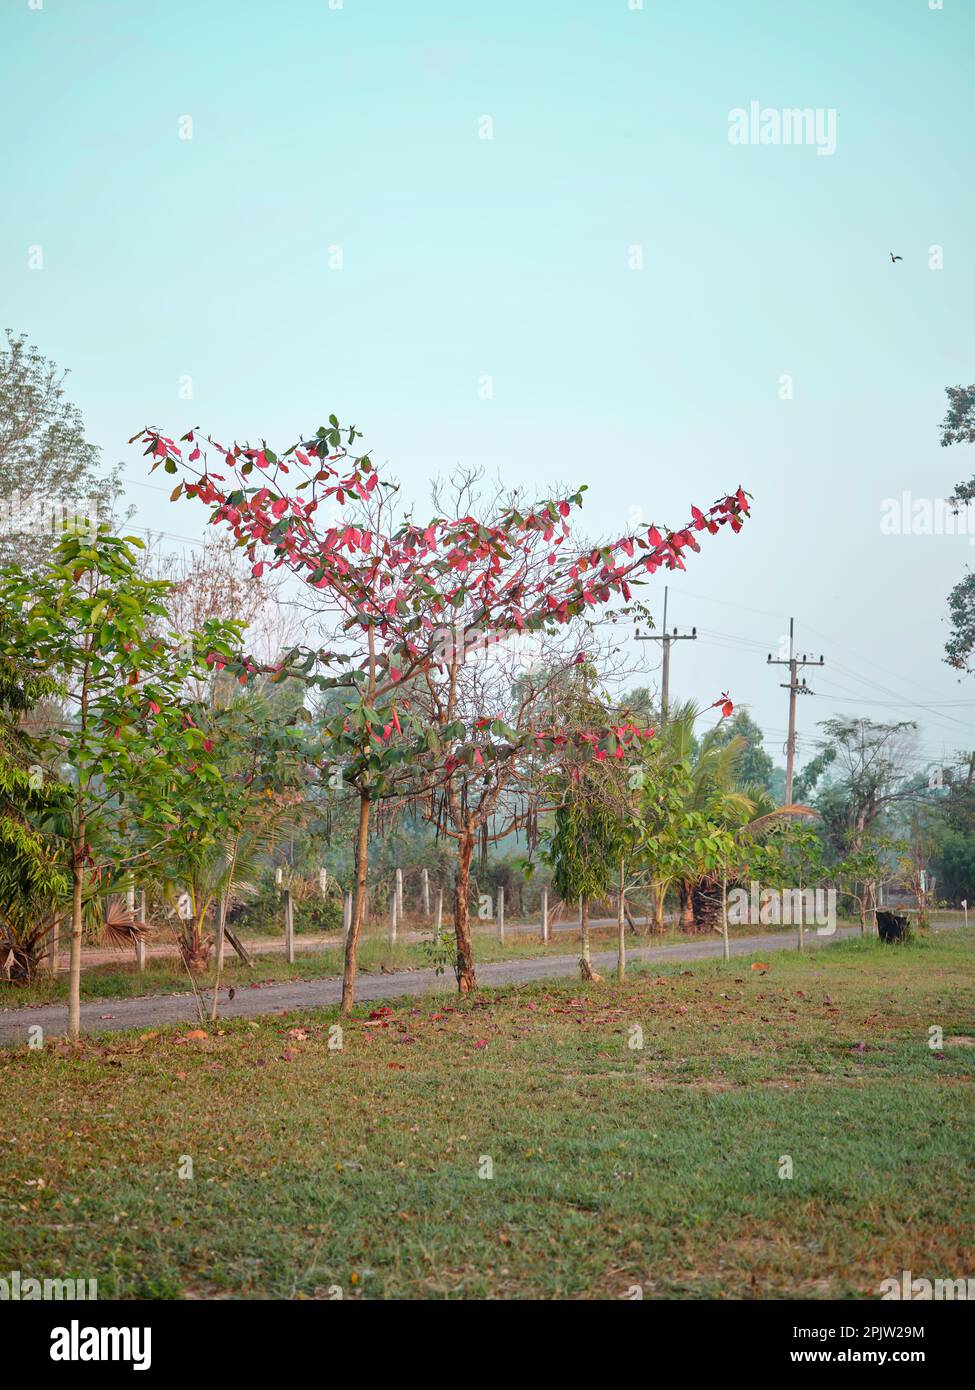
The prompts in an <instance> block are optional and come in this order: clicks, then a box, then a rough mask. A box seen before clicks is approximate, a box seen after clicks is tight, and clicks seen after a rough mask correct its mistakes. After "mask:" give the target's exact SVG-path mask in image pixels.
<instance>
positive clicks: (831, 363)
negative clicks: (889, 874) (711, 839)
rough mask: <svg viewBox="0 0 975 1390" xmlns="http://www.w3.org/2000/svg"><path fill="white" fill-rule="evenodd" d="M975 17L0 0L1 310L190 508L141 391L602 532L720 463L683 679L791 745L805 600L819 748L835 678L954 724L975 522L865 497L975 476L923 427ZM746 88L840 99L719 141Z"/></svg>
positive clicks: (959, 336) (932, 489)
mask: <svg viewBox="0 0 975 1390" xmlns="http://www.w3.org/2000/svg"><path fill="white" fill-rule="evenodd" d="M973 39H975V19H973V14H972V6H971V5H970V4H969V3H967V2H966V0H944V8H943V10H940V11H939V10H934V11H932V10H931V9H930V8H929V5H928V0H857V3H855V4H851V3H847V0H820V3H815V0H806V3H790V4H782V3H781V0H706V2H705V3H694V0H679V3H677V2H676V0H671V2H670V3H665V0H646V3H645V5H644V8H643V9H642V10H640V9H637V10H631V9H630V8H629V3H628V0H598V2H597V0H543V2H542V3H528V0H521V2H520V3H519V0H493V2H492V3H490V4H488V3H486V2H481V0H476V2H475V0H472V3H467V4H465V3H459V2H458V3H446V2H445V0H441V3H434V0H344V4H343V6H342V8H341V9H336V10H333V9H330V8H329V4H328V0H277V3H274V4H267V3H263V0H260V2H259V0H235V3H233V4H231V3H229V2H228V0H208V3H206V4H201V3H199V0H141V3H136V2H135V0H103V2H102V3H96V0H43V6H42V8H41V9H40V10H31V9H30V8H29V7H28V0H4V4H3V7H2V9H0V72H2V88H0V90H2V94H3V102H4V106H5V111H4V115H3V129H4V132H5V140H4V154H3V161H4V179H3V188H4V196H3V213H2V218H0V304H2V306H3V324H4V325H9V326H10V327H12V328H14V329H16V330H18V331H25V332H27V333H28V334H29V335H30V336H31V338H32V339H33V340H34V341H35V342H36V343H37V344H38V345H39V347H40V348H41V349H42V351H44V352H45V353H46V354H48V355H49V356H51V357H53V358H55V359H56V360H57V361H58V362H60V363H62V364H63V365H65V366H69V367H70V368H71V371H72V377H71V389H72V392H73V394H74V397H75V399H76V400H77V401H78V403H79V405H80V406H81V408H82V410H83V412H84V415H85V418H86V421H87V423H88V427H89V433H90V435H91V437H92V438H93V439H94V440H95V441H96V442H97V443H98V444H100V445H101V446H102V448H103V449H104V451H105V454H106V457H107V458H109V459H113V460H114V459H116V458H121V459H125V460H126V461H127V470H128V476H129V477H130V478H131V479H132V486H131V490H130V491H131V497H132V500H133V501H134V502H135V503H136V504H137V505H138V506H139V511H140V515H139V518H138V520H139V521H140V523H141V524H142V525H145V526H154V527H163V528H164V529H166V530H168V531H171V532H174V533H178V534H180V535H187V536H194V535H198V534H199V531H200V517H199V515H198V514H197V513H196V512H195V511H194V510H193V508H192V506H191V505H189V504H182V505H180V506H179V507H175V506H174V507H172V508H170V506H169V504H168V502H167V501H166V497H165V493H164V492H162V491H154V490H150V489H149V488H147V487H146V486H145V485H144V480H145V472H144V469H143V465H142V462H141V458H140V456H139V454H138V452H137V451H136V450H135V449H129V448H127V446H126V444H125V441H126V439H127V438H128V436H129V435H130V434H132V433H133V431H134V430H135V429H136V428H137V427H138V426H139V425H141V424H143V423H144V422H146V421H151V422H153V423H156V424H158V425H160V426H162V427H164V428H166V429H167V431H169V432H181V431H182V430H184V429H185V428H187V427H189V426H190V425H192V424H201V425H203V426H205V427H206V428H209V429H212V430H213V431H214V432H216V433H217V434H218V435H227V436H229V435H244V434H248V433H252V434H256V433H259V434H263V435H266V436H267V437H268V438H269V439H270V440H271V441H273V442H276V443H278V444H289V443H291V442H292V440H293V439H294V437H295V436H296V434H297V433H298V432H299V431H300V430H306V429H309V428H313V427H314V426H315V425H317V424H318V423H320V421H321V420H322V419H323V418H324V417H325V416H326V415H327V414H328V413H329V412H331V411H334V412H335V413H336V414H338V415H339V417H340V418H341V419H343V420H354V421H355V422H356V423H357V424H358V425H359V426H360V427H361V428H362V429H364V430H365V432H366V438H367V442H368V443H369V444H370V445H372V446H373V447H374V450H375V454H376V457H377V458H378V459H380V460H384V459H385V460H388V461H389V463H390V465H391V466H392V467H393V468H394V469H395V471H396V472H397V474H398V475H399V476H400V478H401V479H402V480H403V482H404V484H405V486H406V489H407V490H408V491H409V492H411V493H413V494H414V495H416V497H417V498H418V499H422V498H423V496H424V494H425V492H426V490H427V488H428V485H429V479H430V477H431V476H432V475H434V474H436V473H438V472H441V471H443V470H444V469H447V468H449V467H450V466H451V465H453V464H454V463H456V462H463V463H467V464H470V463H478V464H484V465H485V466H487V467H489V468H491V469H492V470H495V471H497V472H499V473H500V475H501V476H502V478H505V479H507V480H510V481H520V482H525V483H530V484H535V485H537V486H538V488H539V489H544V488H545V487H546V486H547V485H548V484H550V483H552V482H555V481H561V482H569V481H571V482H573V483H577V482H587V483H588V484H589V488H590V493H589V503H588V507H587V513H588V524H589V526H590V527H591V529H592V531H593V532H596V533H601V532H608V531H616V532H619V531H621V530H622V529H623V528H624V527H625V526H626V524H627V519H628V516H630V515H631V508H638V509H640V510H641V511H642V513H643V515H644V517H645V518H646V519H648V520H649V519H655V520H659V519H663V520H665V521H670V522H679V521H683V520H684V518H685V516H686V509H687V506H688V504H689V503H690V502H692V501H694V502H698V503H701V504H705V503H708V502H710V501H711V500H713V498H714V496H715V495H716V494H717V493H718V492H719V491H724V490H725V488H726V487H733V486H735V485H737V483H738V482H739V481H740V482H742V483H743V484H744V486H745V487H746V488H748V489H749V490H750V491H751V492H753V493H754V494H755V514H754V520H753V522H751V523H750V524H749V525H748V527H747V528H746V530H745V531H744V532H743V533H742V535H741V536H739V537H737V538H734V537H732V536H731V535H730V534H729V535H722V536H720V537H719V538H717V539H716V540H715V541H714V542H713V543H712V544H710V545H708V546H707V547H706V548H705V552H704V553H703V554H702V555H701V556H700V557H696V558H695V559H694V560H693V562H692V566H691V568H690V571H689V573H688V574H687V576H686V577H685V576H682V577H680V578H678V579H676V580H672V581H671V612H672V614H673V617H674V620H675V621H677V622H679V623H681V624H683V625H687V626H690V625H691V624H692V623H696V624H697V626H698V628H699V629H701V630H702V633H704V634H705V636H702V640H700V641H699V642H698V643H696V644H691V643H686V644H682V646H681V647H680V648H678V649H677V651H676V652H675V655H674V665H673V684H674V690H675V693H676V694H678V695H693V696H697V697H699V698H702V699H703V698H704V697H707V698H708V699H710V698H713V696H714V695H716V694H717V693H718V692H719V691H720V690H722V689H726V688H727V689H730V690H731V692H732V695H733V696H734V697H735V698H736V699H737V700H739V701H740V702H742V703H747V704H749V705H750V706H751V707H752V709H753V711H754V713H755V715H756V717H757V718H758V719H759V721H760V722H761V723H762V724H763V725H764V726H765V727H766V729H767V730H768V733H769V747H770V749H771V750H772V751H773V752H774V753H776V755H778V754H779V753H780V748H781V743H782V739H783V737H784V730H785V707H786V696H785V692H784V691H781V690H780V689H779V687H778V680H779V679H780V678H781V672H780V670H779V669H778V668H776V670H775V671H774V672H773V671H770V670H767V669H766V667H765V660H764V654H765V652H766V651H767V650H768V649H769V648H770V647H772V646H774V645H775V644H776V643H777V641H778V638H779V635H780V634H781V633H782V632H784V631H786V630H787V620H788V616H789V614H790V613H794V614H795V616H796V620H797V631H798V639H799V645H800V646H801V647H803V648H806V649H810V648H815V650H816V651H817V653H818V652H819V651H820V650H822V651H823V652H824V653H825V655H826V658H827V669H826V670H825V671H824V672H823V674H822V675H820V674H819V673H816V677H815V680H812V679H811V680H810V684H812V685H813V686H814V688H815V689H816V690H817V691H818V692H820V693H819V695H818V697H817V699H816V700H815V701H813V700H808V701H805V702H804V704H803V706H802V709H801V712H800V713H801V725H800V730H801V734H802V736H803V739H804V740H805V741H806V742H805V743H804V744H802V745H801V746H802V747H806V748H807V749H808V747H809V742H808V740H809V739H810V738H811V736H812V735H813V734H814V728H813V724H814V720H815V718H817V717H819V718H825V717H827V716H829V715H831V714H833V713H865V714H869V715H873V716H874V717H877V718H881V717H883V718H891V717H909V716H911V715H916V716H917V717H918V718H920V719H921V720H922V722H923V726H924V728H923V748H924V749H925V750H927V751H928V752H930V753H931V755H933V756H938V755H939V754H940V753H941V751H942V750H943V749H947V750H950V749H952V748H954V747H956V746H973V745H975V704H973V702H975V695H973V693H972V689H971V686H970V684H962V685H958V684H957V681H956V678H955V677H954V675H953V674H952V673H951V672H949V671H948V669H947V668H946V667H944V666H943V665H942V664H941V653H942V647H943V643H944V636H945V627H944V623H943V621H942V618H943V615H944V612H945V602H944V599H945V594H946V593H947V590H948V589H949V588H950V587H951V585H952V584H953V583H954V582H955V581H956V580H957V579H958V578H959V577H960V575H961V574H962V572H963V570H964V567H965V565H966V564H967V563H968V562H969V561H970V560H971V559H972V558H975V552H973V551H972V549H971V547H970V546H969V544H968V541H967V539H965V538H961V537H944V536H941V537H924V536H885V535H882V534H881V531H880V504H881V502H882V500H883V499H884V498H885V497H888V496H891V495H892V494H899V493H900V492H901V491H902V490H904V489H909V490H910V491H911V492H912V493H913V494H914V495H915V496H920V497H938V496H943V495H945V494H946V493H947V492H948V491H949V490H950V487H951V484H952V483H953V482H954V481H955V480H956V479H957V478H960V477H962V476H967V475H968V474H970V473H971V472H975V451H969V452H968V453H967V454H966V452H965V451H964V450H963V449H960V448H959V449H956V450H954V451H951V452H949V451H946V450H941V449H940V448H939V447H938V442H937V425H938V422H939V421H940V419H941V417H942V415H943V413H944V394H943V391H944V387H945V386H946V385H948V384H953V383H956V382H965V383H967V382H969V381H970V380H972V379H973V378H975V370H973V367H975V353H973V345H972V338H971V329H970V322H971V316H972V291H973V285H975V273H973V263H972V251H971V247H972V221H973V210H975V209H973V194H972V187H973V180H972V177H971V174H972V168H971V157H970V154H969V147H970V138H971V130H972V115H973V110H972V107H973V100H972V94H971V62H972V47H973ZM752 100H757V101H759V102H760V103H761V104H762V106H763V107H775V108H781V107H805V106H809V107H822V108H830V109H833V110H835V112H836V122H837V149H836V152H835V154H833V155H832V156H830V157H822V156H820V155H818V154H817V152H816V149H815V148H814V147H810V146H791V147H785V146H780V147H774V146H754V147H736V146H732V145H731V144H729V142H728V114H729V112H730V111H731V110H732V109H734V108H736V107H747V106H748V104H749V102H750V101H752ZM187 115H188V116H190V117H191V118H192V122H193V138H192V140H180V139H179V138H178V134H179V121H180V118H181V117H182V116H187ZM483 116H490V117H491V118H492V120H493V124H494V139H493V140H491V141H488V140H482V139H479V138H478V122H479V119H480V118H481V117H483ZM634 244H639V245H641V246H642V248H643V256H644V269H643V270H642V271H634V270H631V269H629V268H628V264H627V253H628V248H629V247H631V246H632V245H634ZM933 244H938V245H941V246H942V247H943V248H944V269H943V270H940V271H932V270H930V269H928V248H929V246H931V245H933ZM38 245H39V246H41V247H42V248H43V256H44V268H43V270H30V269H28V253H29V248H30V247H31V246H38ZM334 245H339V246H341V248H342V254H343V259H344V265H343V268H342V269H341V270H331V269H329V263H328V262H329V247H330V246H334ZM891 250H894V251H896V252H898V253H899V254H901V255H903V257H904V260H903V262H901V263H899V264H897V265H892V264H891V263H890V260H889V258H888V253H889V251H891ZM785 374H789V375H791V376H792V377H793V380H794V399H792V400H791V401H783V400H780V399H779V396H778V383H779V378H780V377H781V376H783V375H785ZM184 375H189V376H191V377H192V379H193V393H194V398H193V400H192V402H187V401H185V400H180V398H179V383H180V378H181V377H182V376H184ZM485 375H488V376H491V377H492V378H493V383H494V397H493V399H492V400H482V399H480V398H479V395H478V383H479V379H480V378H481V377H482V376H485ZM647 592H648V591H647ZM661 597H662V594H661ZM715 634H724V635H721V636H717V635H715ZM751 644H754V645H751ZM862 678H866V679H868V680H872V681H874V682H877V683H879V685H880V686H883V687H885V689H884V690H880V689H878V688H877V687H876V686H869V685H865V684H863V683H862ZM905 700H907V701H910V700H914V701H920V702H922V703H924V704H933V705H936V706H937V708H935V709H931V710H916V709H912V708H911V707H910V706H909V705H897V706H895V705H894V704H893V703H891V702H893V701H905ZM948 701H968V702H969V703H968V704H967V705H964V704H957V705H947V704H946V703H945V702H948ZM778 760H780V761H781V758H780V757H779V758H778Z"/></svg>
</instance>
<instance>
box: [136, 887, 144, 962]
mask: <svg viewBox="0 0 975 1390" xmlns="http://www.w3.org/2000/svg"><path fill="white" fill-rule="evenodd" d="M145 925H146V890H145V889H144V888H143V889H140V891H139V926H140V927H145ZM135 965H136V969H137V970H138V972H139V974H140V975H141V974H142V973H143V971H144V970H145V968H146V941H145V937H144V936H140V937H139V939H138V940H137V941H136V943H135Z"/></svg>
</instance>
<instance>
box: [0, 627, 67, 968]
mask: <svg viewBox="0 0 975 1390" xmlns="http://www.w3.org/2000/svg"><path fill="white" fill-rule="evenodd" d="M9 627H10V618H9V616H8V615H5V614H4V613H3V612H2V611H0V656H2V660H0V974H3V975H5V976H6V978H7V979H15V980H25V981H29V980H31V979H32V978H33V976H34V973H35V970H36V968H37V965H38V962H39V960H40V959H41V957H42V955H43V951H44V942H45V938H46V936H47V934H48V932H49V931H50V930H51V927H52V926H53V924H54V921H55V914H56V908H57V903H58V900H59V899H62V898H63V897H64V896H65V894H66V893H67V889H68V878H67V874H66V872H65V863H64V859H63V857H62V855H61V853H60V850H61V848H62V846H61V844H60V842H59V840H58V838H57V836H56V835H55V834H53V833H52V832H51V830H50V828H49V827H50V820H51V817H52V816H54V815H56V814H57V813H58V812H59V811H61V810H63V808H64V805H65V801H66V798H67V792H66V789H65V788H64V787H62V786H61V784H60V783H59V782H58V781H57V779H56V778H52V777H51V776H50V773H49V770H48V768H47V766H46V754H45V750H44V748H43V746H42V744H41V743H40V741H39V740H37V739H35V738H32V737H31V736H30V735H29V734H28V733H27V732H26V730H25V729H24V727H23V717H24V715H26V714H28V713H29V711H30V710H31V709H33V708H34V706H35V705H36V704H37V703H38V701H39V700H41V699H43V698H45V697H46V696H50V695H53V694H54V693H55V690H56V685H55V682H54V681H53V680H52V679H51V678H50V677H49V676H46V675H43V674H36V673H34V672H32V671H31V670H30V668H29V667H28V666H27V665H25V663H24V661H23V658H22V655H21V654H20V653H18V652H17V650H16V649H15V648H13V649H12V647H11V643H10V642H9V641H8V640H7V633H8V630H9Z"/></svg>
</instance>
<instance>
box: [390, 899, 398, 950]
mask: <svg viewBox="0 0 975 1390" xmlns="http://www.w3.org/2000/svg"><path fill="white" fill-rule="evenodd" d="M397 907H398V903H397V901H396V889H395V888H394V889H393V891H392V892H391V893H390V895H389V942H390V945H394V944H395V941H396V915H397V913H396V910H397Z"/></svg>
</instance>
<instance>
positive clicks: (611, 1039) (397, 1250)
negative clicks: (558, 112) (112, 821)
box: [0, 930, 975, 1298]
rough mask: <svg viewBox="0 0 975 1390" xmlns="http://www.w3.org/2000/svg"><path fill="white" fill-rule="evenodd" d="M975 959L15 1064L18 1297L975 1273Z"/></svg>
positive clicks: (566, 994) (7, 1086)
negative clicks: (65, 1288)
mask: <svg viewBox="0 0 975 1390" xmlns="http://www.w3.org/2000/svg"><path fill="white" fill-rule="evenodd" d="M973 960H975V933H972V932H969V931H963V930H956V931H952V932H950V933H947V932H946V933H943V934H937V933H935V934H933V935H932V936H930V937H929V938H927V939H925V940H922V941H920V942H918V943H916V944H913V945H911V946H908V947H883V946H881V945H880V944H879V943H875V942H869V943H861V942H859V941H849V942H841V943H838V944H836V945H834V946H830V947H828V948H826V949H824V950H823V951H821V952H818V953H816V954H814V955H811V956H806V957H803V958H800V957H799V956H798V955H795V954H791V953H790V954H787V953H780V954H775V955H773V956H771V957H770V968H769V970H768V972H767V973H762V972H761V971H755V970H752V969H751V968H750V965H749V962H747V961H744V960H741V959H738V960H734V961H732V962H730V963H729V964H728V965H725V964H724V963H722V962H702V963H699V964H695V965H693V966H686V967H685V966H674V967H673V968H672V969H668V970H667V971H666V972H665V973H660V972H658V971H652V972H650V971H645V972H641V971H640V970H639V969H634V972H633V975H632V978H631V979H630V980H629V981H628V982H627V983H626V984H625V985H623V986H620V985H618V984H616V983H614V982H612V981H605V982H604V983H601V984H594V985H588V986H585V985H580V984H578V983H572V984H566V985H563V984H555V983H543V984H535V985H532V986H524V987H520V988H517V989H508V990H505V991H496V992H487V991H485V992H484V993H483V994H482V995H481V996H479V997H476V998H475V999H473V1000H471V1001H465V1002H463V1003H461V1002H456V1003H451V1004H450V1005H445V1004H443V1003H442V1002H441V1003H439V1004H437V1003H434V1002H433V1001H432V1000H430V1001H428V1000H420V1001H419V1002H418V1001H416V1000H410V1001H407V1002H405V1003H403V1004H402V1006H394V1007H393V1008H392V1010H391V1012H389V1013H388V1014H385V1013H383V1014H381V1016H380V1017H378V1018H374V1019H372V1020H370V1019H369V1018H368V1013H369V1009H368V1007H366V1008H364V1009H363V1010H362V1011H361V1014H360V1017H359V1018H357V1019H356V1020H353V1021H348V1022H347V1023H346V1024H345V1026H344V1035H343V1039H342V1041H343V1047H342V1049H341V1050H330V1048H329V1046H328V1039H329V1032H328V1028H329V1024H330V1023H332V1022H334V1019H335V1015H334V1013H333V1012H332V1011H321V1012H313V1013H312V1012H309V1013H306V1014H302V1015H291V1016H289V1017H288V1018H287V1019H285V1018H281V1017H272V1018H265V1019H261V1020H257V1021H251V1022H246V1021H242V1020H241V1021H231V1022H228V1023H226V1024H221V1025H220V1027H219V1028H218V1029H212V1030H210V1035H209V1036H205V1037H195V1038H193V1037H190V1038H188V1037H187V1034H188V1033H189V1032H190V1031H191V1030H189V1029H187V1027H185V1026H183V1027H180V1028H176V1029H172V1030H167V1031H164V1032H160V1033H152V1034H146V1035H143V1036H141V1037H140V1036H138V1035H133V1034H118V1035H114V1036H112V1037H110V1038H109V1039H107V1040H103V1039H98V1040H95V1041H88V1042H86V1043H84V1044H83V1045H82V1047H81V1049H80V1050H79V1051H78V1052H72V1050H71V1049H69V1048H68V1046H67V1045H66V1044H59V1045H55V1046H52V1047H49V1048H48V1049H47V1050H45V1051H36V1052H32V1051H30V1050H28V1049H27V1048H21V1049H18V1050H17V1051H13V1050H0V1088H2V1095H3V1101H4V1104H3V1109H2V1115H0V1272H4V1273H5V1272H6V1271H7V1270H13V1269H19V1270H20V1271H22V1274H23V1275H24V1276H25V1277H27V1276H35V1277H45V1276H56V1275H60V1276H62V1277H64V1276H74V1277H78V1278H82V1277H84V1278H91V1277H95V1278H97V1279H98V1285H99V1295H100V1297H103V1298H104V1297H109V1296H112V1295H118V1296H123V1297H147V1296H148V1297H176V1298H179V1297H208V1296H220V1295H239V1296H245V1297H257V1296H283V1297H296V1296H297V1297H328V1296H329V1292H328V1291H329V1289H330V1288H331V1287H333V1286H337V1287H338V1288H340V1289H341V1290H342V1291H343V1295H344V1296H345V1297H365V1298H369V1297H497V1298H515V1297H543V1298H544V1297H552V1296H561V1297H570V1298H620V1297H625V1296H627V1292H628V1290H630V1289H632V1288H633V1287H634V1286H640V1288H642V1290H643V1292H644V1294H645V1296H647V1297H650V1296H684V1297H714V1296H726V1297H766V1298H767V1297H783V1298H787V1297H801V1298H816V1297H827V1296H837V1297H850V1296H862V1297H872V1296H875V1292H876V1289H877V1286H878V1284H879V1282H880V1280H881V1279H882V1278H885V1277H887V1276H890V1275H899V1274H900V1271H901V1270H903V1269H909V1270H911V1271H912V1272H913V1275H914V1276H915V1277H917V1276H919V1275H926V1276H928V1277H932V1278H933V1277H964V1276H971V1275H975V1250H973V1239H972V1230H973V1217H975V1162H973V1156H975V1142H973V1140H975V1124H973V1120H975V1105H973V1097H975V1088H973V1084H972V1083H973V1080H975V1046H972V1045H971V1044H972V1043H975V1014H973V1006H975V977H973V971H972V966H973ZM377 1012H380V1011H377ZM631 1025H639V1026H640V1027H641V1028H642V1029H643V1047H642V1049H637V1048H632V1047H631V1046H629V1042H630V1039H631V1034H630V1031H629V1030H630V1027H631ZM932 1026H940V1027H941V1028H942V1029H943V1031H944V1045H943V1047H942V1048H941V1049H940V1051H938V1052H935V1051H932V1049H931V1048H930V1047H929V1046H928V1039H929V1033H928V1030H929V1028H930V1027H932ZM293 1030H296V1031H293ZM186 1155H188V1156H189V1157H190V1158H191V1159H192V1161H193V1174H194V1175H193V1177H192V1179H187V1180H184V1179H181V1178H180V1176H179V1170H180V1165H181V1163H183V1164H184V1168H185V1160H184V1158H183V1156H186ZM784 1156H789V1157H790V1158H791V1161H792V1167H793V1176H792V1177H791V1178H783V1177H780V1175H779V1174H780V1165H781V1163H782V1160H783V1158H784ZM486 1159H490V1162H491V1165H493V1176H491V1177H486V1176H479V1174H480V1173H485V1172H487V1171H488V1164H487V1163H486V1161H485V1160H486Z"/></svg>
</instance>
